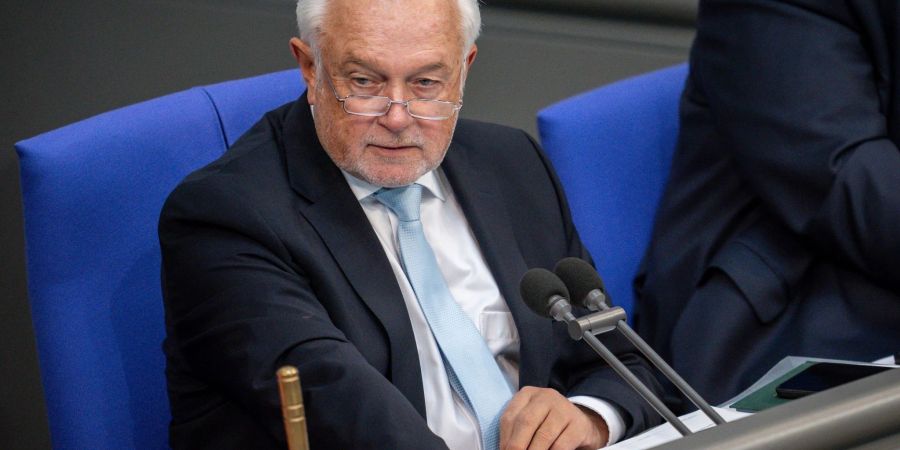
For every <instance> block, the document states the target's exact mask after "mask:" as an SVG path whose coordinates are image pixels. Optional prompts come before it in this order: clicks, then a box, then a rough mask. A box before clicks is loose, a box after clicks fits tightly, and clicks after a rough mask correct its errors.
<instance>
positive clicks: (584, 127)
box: [538, 64, 687, 319]
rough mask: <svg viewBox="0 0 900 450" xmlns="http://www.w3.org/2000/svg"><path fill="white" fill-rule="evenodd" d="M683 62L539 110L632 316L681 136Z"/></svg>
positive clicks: (578, 207)
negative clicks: (635, 283)
mask: <svg viewBox="0 0 900 450" xmlns="http://www.w3.org/2000/svg"><path fill="white" fill-rule="evenodd" d="M686 75H687V65H685V64H682V65H678V66H674V67H670V68H666V69H662V70H658V71H655V72H651V73H648V74H644V75H640V76H636V77H633V78H629V79H626V80H622V81H619V82H616V83H613V84H610V85H607V86H603V87H600V88H597V89H594V90H592V91H589V92H586V93H583V94H580V95H577V96H575V97H571V98H569V99H566V100H563V101H561V102H559V103H556V104H554V105H551V106H549V107H547V108H545V109H543V110H541V111H540V112H539V113H538V129H539V132H540V136H541V142H542V145H543V147H544V150H545V151H546V152H547V155H548V156H549V157H550V159H551V161H552V162H553V165H554V167H555V168H556V170H557V172H558V174H559V177H560V180H561V181H562V184H563V187H564V189H565V191H566V194H567V196H568V198H569V202H570V206H571V209H572V215H573V217H574V220H575V225H576V226H577V227H578V231H579V232H580V233H581V238H582V240H583V241H584V243H585V245H586V246H587V247H588V249H589V250H590V251H591V254H592V255H593V257H594V260H595V263H596V265H597V269H598V271H599V272H600V275H601V276H602V277H603V279H604V282H605V284H606V288H607V290H608V291H609V293H610V295H611V297H612V299H613V302H614V303H615V304H617V305H619V306H622V307H623V308H625V310H626V311H627V312H628V313H629V319H630V318H631V311H632V305H633V303H634V295H633V291H632V288H631V282H632V279H633V278H634V275H635V273H636V271H637V268H638V265H639V263H640V260H641V257H642V256H643V254H644V251H645V250H646V248H647V243H648V241H649V238H650V232H651V228H652V226H653V216H654V213H655V211H656V207H657V204H658V202H659V198H660V195H661V194H662V190H663V187H664V185H665V182H666V179H667V177H668V172H669V166H670V163H671V160H672V153H673V150H674V149H675V141H676V138H677V134H678V102H679V98H680V95H681V91H682V88H683V85H684V80H685V77H686Z"/></svg>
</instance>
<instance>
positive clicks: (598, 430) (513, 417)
mask: <svg viewBox="0 0 900 450" xmlns="http://www.w3.org/2000/svg"><path fill="white" fill-rule="evenodd" d="M608 440H609V429H608V428H607V426H606V421H604V420H603V419H602V418H601V417H600V416H599V415H597V414H596V413H594V412H593V411H591V410H589V409H586V408H581V407H579V406H577V405H575V404H574V403H572V402H570V401H569V399H567V398H565V397H563V396H562V395H561V394H560V393H559V392H556V391H555V390H553V389H548V388H536V387H530V386H526V387H524V388H522V390H520V391H519V392H517V393H516V395H515V396H513V398H512V400H510V401H509V405H508V406H507V407H506V411H504V412H503V416H501V417H500V449H501V450H525V449H528V450H538V449H540V450H542V449H553V450H572V449H596V448H599V447H601V446H604V445H606V442H607V441H608Z"/></svg>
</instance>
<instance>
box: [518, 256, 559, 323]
mask: <svg viewBox="0 0 900 450" xmlns="http://www.w3.org/2000/svg"><path fill="white" fill-rule="evenodd" d="M519 293H521V294H522V299H523V300H525V304H526V305H528V307H529V308H531V310H532V311H534V312H535V313H537V314H538V315H541V316H544V317H550V306H552V305H553V303H554V302H551V301H550V300H551V298H553V296H560V297H563V298H569V290H568V289H566V285H565V283H563V282H562V280H560V279H559V277H558V276H556V275H555V274H554V273H553V272H551V271H549V270H547V269H540V268H536V269H529V270H528V271H527V272H525V275H522V281H520V282H519Z"/></svg>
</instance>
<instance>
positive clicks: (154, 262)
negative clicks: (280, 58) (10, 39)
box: [16, 70, 303, 449]
mask: <svg viewBox="0 0 900 450" xmlns="http://www.w3.org/2000/svg"><path fill="white" fill-rule="evenodd" d="M302 90H303V82H302V78H301V77H300V73H299V71H297V70H289V71H283V72H276V73H272V74H268V75H263V76H259V77H254V78H248V79H242V80H235V81H229V82H225V83H220V84H215V85H211V86H205V87H198V88H193V89H189V90H187V91H183V92H178V93H175V94H171V95H167V96H164V97H160V98H157V99H154V100H150V101H146V102H143V103H139V104H136V105H132V106H128V107H125V108H121V109H117V110H115V111H111V112H108V113H105V114H101V115H99V116H96V117H92V118H90V119H87V120H84V121H81V122H78V123H75V124H72V125H68V126H66V127H63V128H60V129H58V130H54V131H51V132H48V133H45V134H42V135H39V136H36V137H34V138H31V139H28V140H25V141H22V142H19V143H18V144H16V151H17V152H18V155H19V161H20V164H21V179H22V196H23V206H24V215H25V241H26V256H27V271H28V293H29V297H30V300H31V310H32V318H33V321H34V328H35V336H36V339H37V348H38V359H39V362H40V369H41V379H42V382H43V386H44V393H45V396H46V401H47V413H48V417H49V422H50V436H51V442H52V443H53V446H54V448H74V449H82V448H84V449H113V448H115V449H124V448H140V449H157V448H167V447H168V444H167V442H168V422H169V418H170V414H169V405H168V399H167V397H166V384H165V374H164V369H165V359H164V357H163V354H162V350H161V343H162V340H163V337H164V336H165V325H164V319H163V305H162V296H161V292H160V254H159V244H158V239H157V234H156V224H157V220H158V217H159V212H160V209H161V208H162V205H163V201H164V200H165V198H166V196H167V195H168V194H169V192H170V191H171V190H172V189H173V188H174V187H175V185H176V184H177V183H178V182H179V181H180V180H181V179H182V178H183V177H184V176H185V175H187V174H188V173H189V172H190V171H192V170H194V169H196V168H199V167H201V166H202V165H204V164H206V163H207V162H209V161H211V160H213V159H215V158H216V157H218V156H219V155H221V154H222V153H223V152H224V151H225V149H226V148H227V147H228V146H229V145H231V144H232V143H233V142H234V141H235V139H237V137H239V136H240V135H241V134H242V133H243V132H244V131H246V130H247V129H248V128H249V127H250V125H252V124H253V123H254V122H255V121H256V120H258V119H259V118H260V117H261V116H262V114H263V113H264V112H265V111H268V110H270V109H273V108H275V107H277V106H278V105H280V104H283V103H286V102H288V101H290V100H294V99H296V98H297V97H298V96H299V95H300V93H301V92H302Z"/></svg>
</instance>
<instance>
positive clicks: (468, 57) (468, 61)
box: [466, 44, 478, 71]
mask: <svg viewBox="0 0 900 450" xmlns="http://www.w3.org/2000/svg"><path fill="white" fill-rule="evenodd" d="M476 55H478V46H477V45H475V44H472V49H471V50H469V54H468V55H466V71H468V70H469V69H471V68H472V63H474V62H475V56H476Z"/></svg>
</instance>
